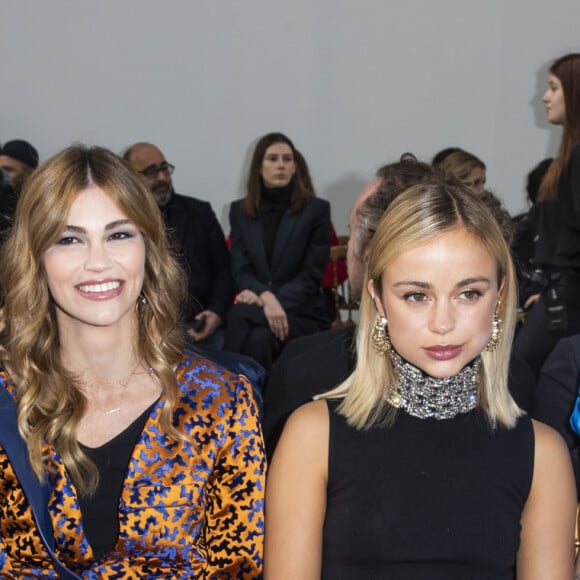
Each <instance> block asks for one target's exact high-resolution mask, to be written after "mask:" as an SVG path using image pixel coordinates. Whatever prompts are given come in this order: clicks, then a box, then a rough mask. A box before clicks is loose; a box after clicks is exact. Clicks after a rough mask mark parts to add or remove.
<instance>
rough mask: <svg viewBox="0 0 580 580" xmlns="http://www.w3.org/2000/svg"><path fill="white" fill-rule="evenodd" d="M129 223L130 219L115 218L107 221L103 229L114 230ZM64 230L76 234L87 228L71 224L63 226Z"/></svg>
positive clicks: (85, 231) (82, 232)
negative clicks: (109, 221)
mask: <svg viewBox="0 0 580 580" xmlns="http://www.w3.org/2000/svg"><path fill="white" fill-rule="evenodd" d="M130 223H131V220H128V219H122V220H115V221H114V222H111V223H108V224H107V225H106V226H105V231H106V232H108V231H110V230H114V229H115V228H118V227H121V226H126V225H127V224H130ZM64 231H65V232H74V233H76V234H86V233H87V230H86V229H85V228H82V227H81V226H73V225H71V224H68V225H66V226H64Z"/></svg>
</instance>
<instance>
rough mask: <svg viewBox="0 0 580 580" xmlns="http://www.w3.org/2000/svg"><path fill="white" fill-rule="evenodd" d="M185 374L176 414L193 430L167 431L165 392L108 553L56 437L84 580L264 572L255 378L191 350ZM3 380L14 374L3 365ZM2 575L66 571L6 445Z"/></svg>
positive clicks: (64, 547)
mask: <svg viewBox="0 0 580 580" xmlns="http://www.w3.org/2000/svg"><path fill="white" fill-rule="evenodd" d="M176 376H177V380H178V384H179V387H180V391H181V396H180V399H179V401H178V402H177V404H176V407H175V412H174V423H175V425H177V426H178V428H179V429H181V430H182V431H183V432H184V433H185V434H186V435H187V440H186V441H177V440H176V439H175V438H172V437H170V436H169V435H168V434H167V433H166V432H165V431H164V430H163V429H162V427H161V424H160V412H161V406H162V404H163V397H161V399H160V400H159V401H158V402H157V403H156V404H155V406H154V408H153V410H152V412H151V415H150V416H149V418H148V420H147V422H146V424H145V427H144V429H143V432H142V433H141V435H140V436H139V438H138V440H137V443H136V445H135V448H134V450H133V454H132V456H131V460H130V462H129V466H128V470H127V474H126V476H125V480H124V484H123V489H122V492H121V498H120V504H119V537H118V540H117V543H116V546H115V548H114V550H113V551H112V552H110V553H108V554H106V555H105V556H103V557H102V558H101V559H100V560H95V559H94V557H93V555H92V551H91V547H90V545H89V543H88V541H87V538H86V536H85V534H84V532H83V526H82V518H81V512H80V508H79V503H78V499H77V494H76V491H75V488H74V485H73V484H72V482H71V480H70V478H69V477H68V475H67V472H66V470H65V468H64V465H63V463H62V459H61V458H60V456H59V455H58V454H57V453H56V451H55V450H54V449H53V448H52V447H49V446H47V451H48V452H49V454H50V461H49V463H50V465H49V468H51V470H52V473H50V474H49V481H50V483H51V485H52V494H51V497H50V501H49V513H50V516H51V520H52V524H53V529H54V534H55V545H56V550H55V551H56V553H57V555H58V557H59V558H60V560H61V561H62V562H63V563H64V564H65V565H67V566H68V567H69V568H70V569H71V570H73V571H75V572H76V573H77V574H79V575H80V576H82V577H83V578H87V579H95V580H96V579H105V578H107V579H113V578H118V579H121V578H122V579H132V578H140V579H142V578H148V579H153V578H164V579H183V580H185V579H187V580H190V579H194V578H203V579H210V578H217V579H220V580H221V579H250V578H251V579H255V578H261V575H262V549H263V535H264V480H265V467H266V466H265V459H264V458H265V454H264V447H263V441H262V435H261V430H260V426H259V424H258V413H257V409H256V405H255V402H254V399H253V396H252V389H251V387H250V385H249V383H248V382H247V380H246V378H245V377H243V376H240V375H234V374H231V373H229V372H228V371H225V370H223V369H221V368H220V367H217V366H215V365H214V364H213V363H211V362H209V361H208V360H206V359H203V358H201V357H200V356H198V355H195V354H192V353H186V354H185V355H184V358H183V360H182V361H181V363H180V364H179V365H178V367H177V370H176ZM5 385H8V386H9V387H10V385H11V380H10V378H9V377H8V375H7V374H6V372H2V373H0V388H4V387H5ZM0 578H18V579H23V578H55V579H56V578H58V576H57V574H56V572H55V571H54V569H53V567H52V564H51V560H50V558H49V556H48V554H47V553H46V550H45V549H44V546H43V544H42V541H41V539H40V536H39V534H38V532H37V529H36V526H35V524H34V520H33V516H32V511H31V509H30V506H29V504H28V501H27V499H26V497H25V496H24V495H23V492H22V489H21V487H20V485H19V483H18V480H17V478H16V477H15V475H14V472H13V470H12V467H11V465H10V462H9V461H8V458H7V456H6V454H5V452H4V450H3V449H2V447H0Z"/></svg>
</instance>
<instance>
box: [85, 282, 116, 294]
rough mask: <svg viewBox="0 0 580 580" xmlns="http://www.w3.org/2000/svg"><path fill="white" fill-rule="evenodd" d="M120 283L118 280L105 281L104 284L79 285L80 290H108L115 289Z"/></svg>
mask: <svg viewBox="0 0 580 580" xmlns="http://www.w3.org/2000/svg"><path fill="white" fill-rule="evenodd" d="M120 285H121V283H120V282H105V283H104V284H90V285H89V284H87V285H84V284H83V285H82V286H79V290H80V291H81V292H94V293H97V292H109V291H111V290H115V289H116V288H118V287H119V286H120Z"/></svg>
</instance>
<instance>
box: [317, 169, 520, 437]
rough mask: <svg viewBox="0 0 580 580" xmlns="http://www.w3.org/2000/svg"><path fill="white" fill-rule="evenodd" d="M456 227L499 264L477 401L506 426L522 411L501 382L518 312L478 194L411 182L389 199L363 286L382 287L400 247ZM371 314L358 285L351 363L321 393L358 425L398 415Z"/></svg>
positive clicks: (496, 235)
mask: <svg viewBox="0 0 580 580" xmlns="http://www.w3.org/2000/svg"><path fill="white" fill-rule="evenodd" d="M457 227H462V228H465V229H466V230H467V231H468V232H469V233H470V234H471V235H473V236H474V237H475V238H477V239H478V240H480V241H481V243H482V244H483V245H484V247H485V248H486V249H487V251H488V252H489V255H490V256H492V257H493V259H494V260H495V262H496V264H497V276H498V282H499V283H502V282H503V285H502V287H501V300H500V301H499V303H498V309H497V315H498V317H499V318H500V319H501V321H502V329H503V339H502V341H501V342H500V344H499V346H498V347H497V349H496V350H495V351H494V352H483V353H482V354H481V359H482V365H481V377H480V383H479V386H478V402H479V403H478V404H479V407H480V408H481V409H482V410H483V412H484V413H485V415H486V416H487V418H488V420H489V422H490V424H491V425H492V426H494V427H495V426H496V425H497V423H498V422H499V423H501V424H502V425H505V426H507V427H512V426H513V425H514V424H515V422H516V419H517V417H518V416H520V415H521V414H522V413H523V412H522V411H521V410H520V409H519V407H518V406H517V405H516V403H515V401H514V400H513V399H512V397H511V395H510V393H509V391H508V385H507V380H508V379H507V377H508V365H509V358H510V350H511V343H512V338H513V330H514V326H515V319H516V278H515V274H514V268H513V265H512V261H511V256H510V250H509V247H508V246H507V244H506V242H505V240H504V237H503V236H502V233H501V230H500V228H499V226H498V223H497V221H496V220H495V219H494V217H493V216H492V214H491V213H490V211H489V209H488V208H487V207H486V206H485V204H484V203H483V202H482V201H481V200H480V199H478V198H477V197H476V196H475V195H474V194H473V193H471V191H469V190H468V189H467V188H466V187H465V186H463V185H461V184H459V183H457V182H456V181H447V180H439V181H430V182H428V183H424V184H420V185H416V186H413V187H411V188H410V189H408V190H406V191H405V192H403V193H402V194H400V195H399V196H398V197H397V198H396V199H395V200H394V201H393V202H392V204H391V205H390V206H389V209H388V210H387V211H386V213H385V215H384V216H383V218H382V220H381V222H380V224H379V227H378V229H377V232H376V233H375V235H374V236H373V239H372V240H371V242H370V244H371V245H370V253H369V257H368V267H367V273H366V279H365V285H364V288H367V286H368V281H369V280H373V282H374V284H375V288H376V289H377V291H379V292H380V289H381V278H382V274H383V272H384V270H385V268H386V267H387V266H388V265H389V264H392V263H393V262H394V261H395V260H396V259H397V257H398V256H399V255H400V254H401V253H402V252H404V251H405V250H408V249H410V248H412V247H414V246H416V245H417V244H420V243H424V242H427V241H429V240H431V239H434V238H436V237H437V236H440V235H441V234H443V233H445V232H447V231H450V230H452V229H454V228H457ZM450 267H452V264H450ZM377 316H378V314H377V311H376V308H375V305H374V302H373V301H372V300H371V298H370V296H369V294H368V292H363V297H362V301H361V307H360V319H359V324H358V330H357V339H356V350H357V364H356V367H355V370H354V371H353V373H352V374H351V375H350V377H348V379H346V381H344V382H343V383H342V384H341V385H339V386H338V387H337V388H336V389H333V390H332V391H329V392H328V393H325V394H324V395H320V397H319V398H342V399H343V401H342V402H341V404H340V406H339V412H341V413H342V414H343V415H344V416H345V417H346V418H347V421H348V423H349V424H350V425H352V426H354V427H356V428H358V429H366V428H369V427H372V426H374V425H382V426H389V425H391V424H392V422H393V421H394V419H395V416H396V409H395V408H394V407H392V406H391V405H390V404H389V403H388V402H387V397H388V395H389V394H390V393H392V392H394V391H395V390H396V388H397V385H396V378H395V373H394V369H393V365H392V363H391V359H390V357H389V356H384V355H383V354H381V353H380V352H378V351H377V350H376V349H375V348H374V347H373V344H372V339H371V335H372V332H373V329H374V326H375V323H376V321H377ZM490 334H491V320H490Z"/></svg>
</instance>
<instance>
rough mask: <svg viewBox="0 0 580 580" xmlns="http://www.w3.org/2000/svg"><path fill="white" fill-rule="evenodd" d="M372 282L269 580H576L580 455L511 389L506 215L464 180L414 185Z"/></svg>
mask: <svg viewBox="0 0 580 580" xmlns="http://www.w3.org/2000/svg"><path fill="white" fill-rule="evenodd" d="M366 288H367V290H368V292H366V293H364V295H363V298H362V302H361V310H360V322H359V326H358V332H357V365H356V368H355V370H354V372H353V373H352V375H351V376H350V377H349V378H348V379H347V380H346V381H345V382H344V383H343V384H341V385H339V386H338V387H337V388H336V389H335V390H334V391H331V392H329V393H327V394H325V395H323V396H321V397H319V400H317V401H314V402H312V403H308V404H306V405H304V406H303V407H301V408H300V409H298V410H297V411H296V412H295V413H294V414H293V415H292V416H291V418H290V419H289V421H288V423H287V424H286V428H285V430H284V433H283V435H282V438H281V440H280V443H279V444H278V447H277V449H276V453H275V455H274V458H273V462H272V466H271V468H270V472H269V477H268V486H267V493H266V496H267V505H268V511H267V517H266V551H265V578H266V579H269V578H275V579H276V580H285V579H287V578H288V579H290V578H292V579H293V580H296V579H299V580H308V579H314V578H323V579H330V578H341V579H342V580H350V579H353V580H354V579H359V578H377V579H383V578H385V579H386V578H397V579H398V578H405V579H406V580H419V579H421V580H422V579H429V580H433V579H441V580H443V579H445V580H450V579H456V578H457V579H459V578H461V579H464V578H469V579H470V580H477V579H480V578H481V579H483V578H485V579H486V580H489V579H497V580H503V579H505V580H508V579H509V580H512V579H513V578H514V573H515V574H516V577H517V578H518V579H519V580H526V579H532V578H543V579H554V580H556V579H562V578H571V577H572V571H573V557H574V550H573V538H574V518H573V510H574V506H575V490H574V483H573V476H572V472H571V467H570V462H569V458H568V456H567V451H566V449H565V447H564V445H563V443H562V441H561V440H560V439H559V437H558V436H557V435H556V434H555V432H553V431H552V430H551V429H550V428H548V427H546V426H544V425H542V424H540V423H535V422H533V421H532V420H531V419H529V418H528V417H526V416H525V415H524V413H523V411H521V410H520V409H519V408H518V407H517V405H516V404H515V402H514V401H513V399H512V398H511V396H510V394H509V391H508V385H507V381H508V362H509V356H510V346H511V339H512V333H513V327H514V321H515V305H516V296H515V292H516V288H515V277H514V270H513V266H512V263H511V259H510V252H509V248H508V246H507V245H506V242H505V241H504V238H503V236H502V234H501V231H500V229H499V226H498V224H497V222H496V221H495V220H494V218H493V216H492V215H491V213H490V212H489V210H488V209H487V208H486V207H485V205H484V204H483V203H482V202H481V201H480V200H479V199H477V197H476V196H475V195H473V194H472V193H471V192H470V191H468V190H467V189H466V188H465V187H464V186H462V185H460V184H458V183H457V182H455V181H453V182H451V181H434V182H431V183H427V184H422V185H418V186H415V187H412V188H410V189H409V190H407V191H406V192H404V193H402V194H401V195H400V196H399V197H397V198H396V199H395V200H394V201H393V202H392V205H391V206H390V207H389V209H388V211H387V212H386V213H385V215H384V217H383V219H382V221H381V223H380V225H379V227H378V230H377V231H376V233H375V235H374V237H373V239H372V241H371V249H370V254H369V257H368V269H367V275H366Z"/></svg>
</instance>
